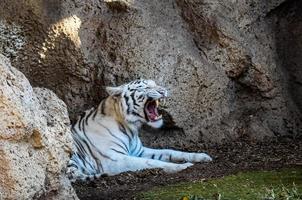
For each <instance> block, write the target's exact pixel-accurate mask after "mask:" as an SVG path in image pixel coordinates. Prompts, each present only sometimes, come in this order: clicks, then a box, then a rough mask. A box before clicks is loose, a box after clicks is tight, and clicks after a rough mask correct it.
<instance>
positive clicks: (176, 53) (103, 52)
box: [0, 0, 302, 147]
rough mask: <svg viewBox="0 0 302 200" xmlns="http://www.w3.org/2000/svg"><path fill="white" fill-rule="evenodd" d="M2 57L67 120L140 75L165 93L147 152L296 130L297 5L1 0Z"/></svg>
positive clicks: (300, 19)
mask: <svg viewBox="0 0 302 200" xmlns="http://www.w3.org/2000/svg"><path fill="white" fill-rule="evenodd" d="M0 8H1V9H2V10H1V12H0V51H1V53H2V54H4V55H5V56H7V57H9V58H10V59H11V61H12V63H13V66H16V67H17V68H18V69H19V70H20V71H22V72H23V73H24V74H25V76H26V77H27V78H28V79H29V80H30V82H31V84H32V85H33V86H38V87H45V88H48V89H51V90H52V91H54V92H55V93H56V94H57V95H58V96H59V97H60V98H61V99H62V100H63V101H64V102H65V103H66V104H67V106H68V110H69V113H70V116H71V118H72V119H73V118H75V116H76V115H78V114H79V113H80V112H82V111H83V110H85V109H87V108H89V107H91V106H94V105H96V104H97V103H98V102H99V101H100V100H101V99H102V98H103V97H105V96H106V94H105V91H104V86H107V85H118V84H122V83H124V82H126V81H129V80H133V79H135V78H138V77H143V78H150V79H154V80H156V82H157V83H159V84H160V85H163V86H166V87H167V88H168V90H169V91H170V98H169V101H168V108H167V109H166V110H165V116H167V121H168V122H167V126H166V128H165V129H164V130H161V131H154V130H152V131H151V132H150V131H145V132H144V134H143V137H144V141H145V143H147V144H151V145H153V146H166V145H167V146H174V147H181V146H188V145H200V144H202V143H204V142H223V141H225V140H233V139H236V138H238V137H242V136H248V137H250V138H252V139H255V140H262V139H263V138H264V137H274V136H280V135H289V136H291V137H295V136H297V135H299V134H301V132H302V122H301V98H302V93H301V90H302V89H301V88H302V87H301V77H302V76H300V75H301V73H302V70H301V67H299V66H300V65H301V63H302V60H301V57H302V56H301V55H300V54H301V51H300V49H301V45H302V39H301V29H302V15H301V14H300V13H302V12H301V11H302V4H301V2H300V1H298V0H296V1H295V0H271V1H261V0H242V1H236V0H234V1H220V0H197V1H196V0H194V1H193V0H165V1H160V0H153V1H150V0H140V1H134V0H104V1H98V0H87V1H80V0H53V1H47V0H37V1H31V0H21V1H20V0H18V1H17V0H2V1H1V2H0Z"/></svg>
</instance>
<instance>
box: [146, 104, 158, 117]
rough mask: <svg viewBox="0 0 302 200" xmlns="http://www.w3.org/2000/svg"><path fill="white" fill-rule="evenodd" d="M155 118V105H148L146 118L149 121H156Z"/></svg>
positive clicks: (156, 114)
mask: <svg viewBox="0 0 302 200" xmlns="http://www.w3.org/2000/svg"><path fill="white" fill-rule="evenodd" d="M157 116H158V112H157V108H156V105H155V104H150V105H149V106H148V117H149V118H150V119H151V120H156V118H157Z"/></svg>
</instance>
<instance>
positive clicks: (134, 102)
mask: <svg viewBox="0 0 302 200" xmlns="http://www.w3.org/2000/svg"><path fill="white" fill-rule="evenodd" d="M134 95H135V92H132V93H131V94H130V96H131V98H132V102H133V105H135V106H139V105H138V104H137V103H136V100H135V97H134Z"/></svg>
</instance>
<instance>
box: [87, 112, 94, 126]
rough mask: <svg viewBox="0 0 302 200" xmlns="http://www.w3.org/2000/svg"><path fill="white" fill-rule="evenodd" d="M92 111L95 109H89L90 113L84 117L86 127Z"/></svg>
mask: <svg viewBox="0 0 302 200" xmlns="http://www.w3.org/2000/svg"><path fill="white" fill-rule="evenodd" d="M94 111H95V109H91V111H90V113H89V114H88V115H87V116H86V119H85V122H86V125H88V119H89V117H90V116H91V115H92V113H93V112H94Z"/></svg>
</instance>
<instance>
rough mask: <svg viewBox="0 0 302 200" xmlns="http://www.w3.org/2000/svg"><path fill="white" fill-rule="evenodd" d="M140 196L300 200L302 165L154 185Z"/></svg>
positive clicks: (188, 199) (176, 199)
mask: <svg viewBox="0 0 302 200" xmlns="http://www.w3.org/2000/svg"><path fill="white" fill-rule="evenodd" d="M137 199H142V200H157V199H158V200H179V199H183V200H240V199H241V200H257V199H259V200H302V168H299V169H298V168H296V169H283V170H280V171H254V172H245V173H238V174H236V175H231V176H226V177H224V178H219V179H212V180H209V181H198V182H184V183H179V184H175V185H169V186H164V187H156V188H153V189H152V190H150V191H147V192H143V193H140V194H138V195H137Z"/></svg>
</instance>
